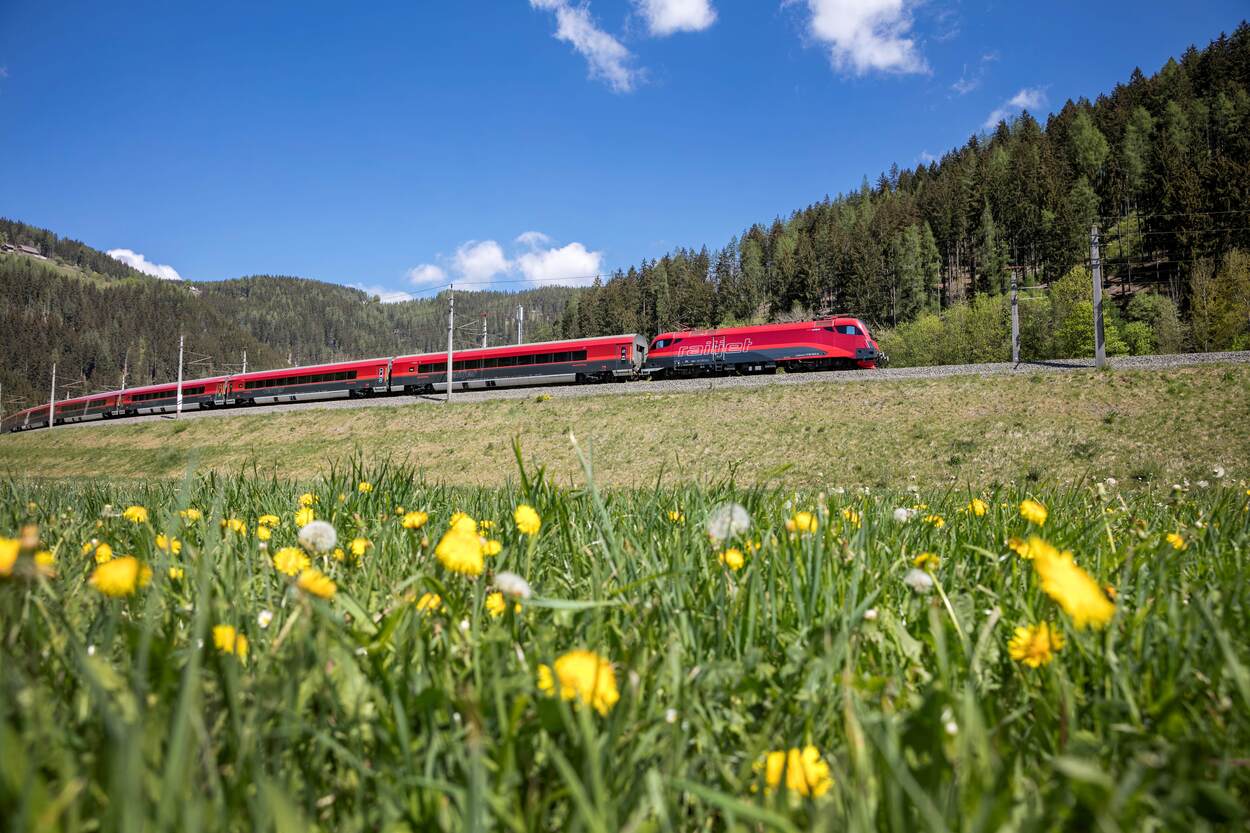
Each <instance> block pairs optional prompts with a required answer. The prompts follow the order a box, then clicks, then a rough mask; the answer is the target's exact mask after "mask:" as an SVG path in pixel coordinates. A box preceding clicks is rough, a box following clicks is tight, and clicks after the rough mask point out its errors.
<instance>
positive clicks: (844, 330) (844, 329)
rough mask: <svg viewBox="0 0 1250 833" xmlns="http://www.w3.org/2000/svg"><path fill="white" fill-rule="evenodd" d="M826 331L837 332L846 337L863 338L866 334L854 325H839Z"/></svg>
mask: <svg viewBox="0 0 1250 833" xmlns="http://www.w3.org/2000/svg"><path fill="white" fill-rule="evenodd" d="M825 329H826V330H828V329H833V330H836V331H837V332H839V333H841V334H842V335H844V336H862V335H863V334H864V333H863V331H862V330H860V328H859V327H856V326H855V325H854V324H838V325H836V326H834V327H832V328H830V327H826V328H825Z"/></svg>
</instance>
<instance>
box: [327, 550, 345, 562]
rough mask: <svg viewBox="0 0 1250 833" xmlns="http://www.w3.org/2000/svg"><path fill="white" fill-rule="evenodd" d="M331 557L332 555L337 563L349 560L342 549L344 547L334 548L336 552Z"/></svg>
mask: <svg viewBox="0 0 1250 833" xmlns="http://www.w3.org/2000/svg"><path fill="white" fill-rule="evenodd" d="M330 555H331V556H333V558H334V560H335V561H346V560H347V553H345V552H343V548H342V547H335V548H334V552H332V553H330Z"/></svg>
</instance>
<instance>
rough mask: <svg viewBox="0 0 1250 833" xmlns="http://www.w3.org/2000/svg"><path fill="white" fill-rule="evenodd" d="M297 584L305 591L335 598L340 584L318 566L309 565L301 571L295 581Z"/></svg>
mask: <svg viewBox="0 0 1250 833" xmlns="http://www.w3.org/2000/svg"><path fill="white" fill-rule="evenodd" d="M295 586H296V587H298V588H299V589H300V590H303V591H304V592H305V593H308V594H310V595H313V596H318V597H320V598H322V599H330V598H333V597H334V594H335V592H336V591H337V590H338V585H336V584H335V583H334V582H333V580H331V578H330V577H329V576H327V575H326V574H325V573H323V572H321V571H320V570H318V569H317V568H316V567H309V568H307V569H305V570H304V571H303V572H301V573H300V574H299V578H298V579H297V580H296V582H295Z"/></svg>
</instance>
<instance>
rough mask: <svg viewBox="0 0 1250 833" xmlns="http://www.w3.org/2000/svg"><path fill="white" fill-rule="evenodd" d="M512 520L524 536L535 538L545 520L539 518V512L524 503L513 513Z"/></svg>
mask: <svg viewBox="0 0 1250 833" xmlns="http://www.w3.org/2000/svg"><path fill="white" fill-rule="evenodd" d="M512 520H513V521H514V522H515V523H516V528H517V531H518V532H520V533H521V534H522V535H529V536H531V537H532V536H534V535H537V534H538V530H539V529H541V528H542V525H543V519H542V518H540V517H539V516H538V512H537V511H535V509H534V507H532V506H530V505H528V504H525V503H522V504H521V505H520V506H518V507H517V508H516V509H515V510H514V511H513V513H512Z"/></svg>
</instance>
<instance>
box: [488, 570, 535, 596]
mask: <svg viewBox="0 0 1250 833" xmlns="http://www.w3.org/2000/svg"><path fill="white" fill-rule="evenodd" d="M495 589H496V590H498V591H499V592H500V593H503V594H504V595H505V596H511V597H512V598H514V599H528V598H529V597H530V596H532V595H534V591H533V590H531V589H530V583H529V582H528V581H526V580H525V579H523V578H521V577H520V576H518V575H517V574H516V573H513V572H510V571H508V570H503V571H502V572H499V573H496V574H495Z"/></svg>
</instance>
